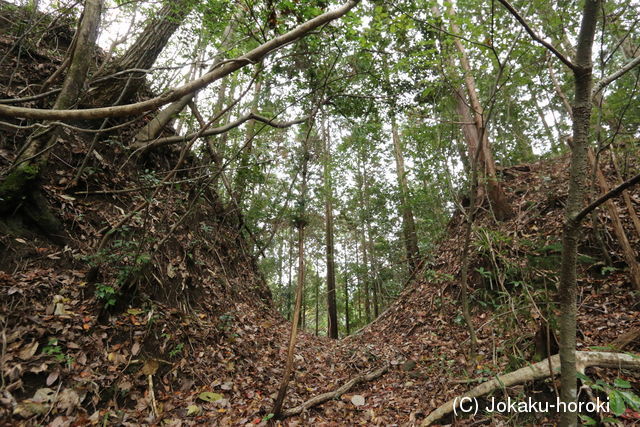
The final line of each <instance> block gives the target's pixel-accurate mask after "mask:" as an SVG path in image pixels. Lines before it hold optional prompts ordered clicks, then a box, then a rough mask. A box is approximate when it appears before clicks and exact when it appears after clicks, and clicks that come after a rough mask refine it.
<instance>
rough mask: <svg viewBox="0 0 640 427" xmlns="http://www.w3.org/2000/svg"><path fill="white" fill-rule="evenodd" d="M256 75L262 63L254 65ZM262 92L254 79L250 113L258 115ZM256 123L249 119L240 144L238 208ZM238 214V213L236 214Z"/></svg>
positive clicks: (242, 192) (237, 182)
mask: <svg viewBox="0 0 640 427" xmlns="http://www.w3.org/2000/svg"><path fill="white" fill-rule="evenodd" d="M255 69H256V74H259V73H260V71H261V69H262V63H258V64H256V67H255ZM261 91H262V79H261V78H260V76H258V78H257V79H256V83H255V87H254V92H253V100H252V101H251V113H253V114H257V113H258V102H259V100H260V93H261ZM255 129H256V121H255V120H253V119H251V120H249V121H248V122H247V127H246V131H245V134H244V141H243V143H242V151H241V153H240V161H239V164H238V171H237V172H236V179H235V183H234V186H233V195H232V196H233V198H234V200H235V201H236V204H237V205H238V206H242V201H243V199H244V195H245V193H246V191H247V189H246V186H247V177H248V176H249V175H250V173H249V165H250V160H251V152H252V151H253V139H254V138H255V135H256V132H255ZM238 214H240V212H238Z"/></svg>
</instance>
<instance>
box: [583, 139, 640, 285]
mask: <svg viewBox="0 0 640 427" xmlns="http://www.w3.org/2000/svg"><path fill="white" fill-rule="evenodd" d="M587 157H588V159H589V164H590V165H591V168H592V169H593V171H594V173H595V175H596V180H597V181H598V185H599V186H600V190H601V193H602V194H607V193H608V192H609V190H610V188H609V184H608V183H607V179H606V178H605V177H604V174H603V173H602V170H600V167H599V165H598V163H597V162H596V158H595V155H594V153H593V150H592V149H591V148H589V149H588V150H587ZM604 205H605V207H606V208H607V210H608V211H609V217H610V219H611V224H612V225H613V232H614V234H615V235H616V239H617V240H618V243H619V244H620V246H621V247H622V255H623V256H624V260H625V262H626V263H627V265H628V266H629V276H630V278H631V283H632V284H633V287H634V288H636V289H637V290H640V264H638V261H637V259H636V253H635V251H634V250H633V247H631V244H630V243H629V239H628V238H627V233H626V232H625V231H624V226H623V225H622V221H621V220H620V213H619V212H618V208H617V206H616V204H615V203H613V200H611V199H609V200H607V201H606V202H605V203H604Z"/></svg>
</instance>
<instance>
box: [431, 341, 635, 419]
mask: <svg viewBox="0 0 640 427" xmlns="http://www.w3.org/2000/svg"><path fill="white" fill-rule="evenodd" d="M591 366H599V367H602V368H614V369H640V357H634V356H632V355H630V354H624V353H606V352H600V351H577V352H576V368H577V370H578V372H582V373H584V370H585V369H586V368H588V367H591ZM550 367H551V368H550ZM559 373H560V356H559V355H557V354H556V355H555V356H551V357H550V358H547V359H545V360H543V361H541V362H538V363H535V364H533V365H529V366H526V367H524V368H520V369H518V370H517V371H514V372H510V373H508V374H504V375H500V376H498V377H496V378H494V379H492V380H490V381H487V382H485V383H482V384H480V385H479V386H477V387H474V388H472V389H471V390H469V391H468V392H467V393H465V394H464V395H461V396H459V397H457V398H455V399H452V400H450V401H448V402H446V403H445V404H443V405H441V406H439V407H438V408H437V409H436V410H435V411H433V412H431V413H430V414H429V416H428V417H427V418H425V419H424V421H423V422H422V426H428V425H431V424H433V423H434V422H435V421H437V420H439V419H440V418H442V417H444V416H445V415H447V414H449V413H451V412H453V410H454V405H456V404H457V403H458V402H460V401H461V398H463V397H470V398H474V397H480V396H482V395H485V394H488V393H491V392H492V391H495V390H497V389H502V388H506V387H510V386H513V385H517V384H521V383H524V382H527V381H533V380H538V379H542V378H546V377H550V376H552V375H553V376H555V375H558V374H559Z"/></svg>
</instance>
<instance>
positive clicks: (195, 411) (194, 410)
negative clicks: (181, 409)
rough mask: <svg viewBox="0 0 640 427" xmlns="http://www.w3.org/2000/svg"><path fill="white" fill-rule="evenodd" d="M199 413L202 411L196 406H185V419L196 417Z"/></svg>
mask: <svg viewBox="0 0 640 427" xmlns="http://www.w3.org/2000/svg"><path fill="white" fill-rule="evenodd" d="M200 411H202V409H201V408H200V407H199V406H198V405H189V406H187V417H190V416H192V415H198V414H199V413H200Z"/></svg>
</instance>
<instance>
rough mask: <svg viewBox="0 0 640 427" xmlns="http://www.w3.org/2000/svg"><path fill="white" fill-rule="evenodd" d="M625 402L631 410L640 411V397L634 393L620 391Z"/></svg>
mask: <svg viewBox="0 0 640 427" xmlns="http://www.w3.org/2000/svg"><path fill="white" fill-rule="evenodd" d="M619 393H620V394H621V395H622V397H623V398H624V400H625V401H626V402H627V403H628V404H629V406H630V407H631V408H633V409H634V410H636V411H637V410H640V397H638V395H637V394H635V393H632V392H630V391H620V392H619Z"/></svg>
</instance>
